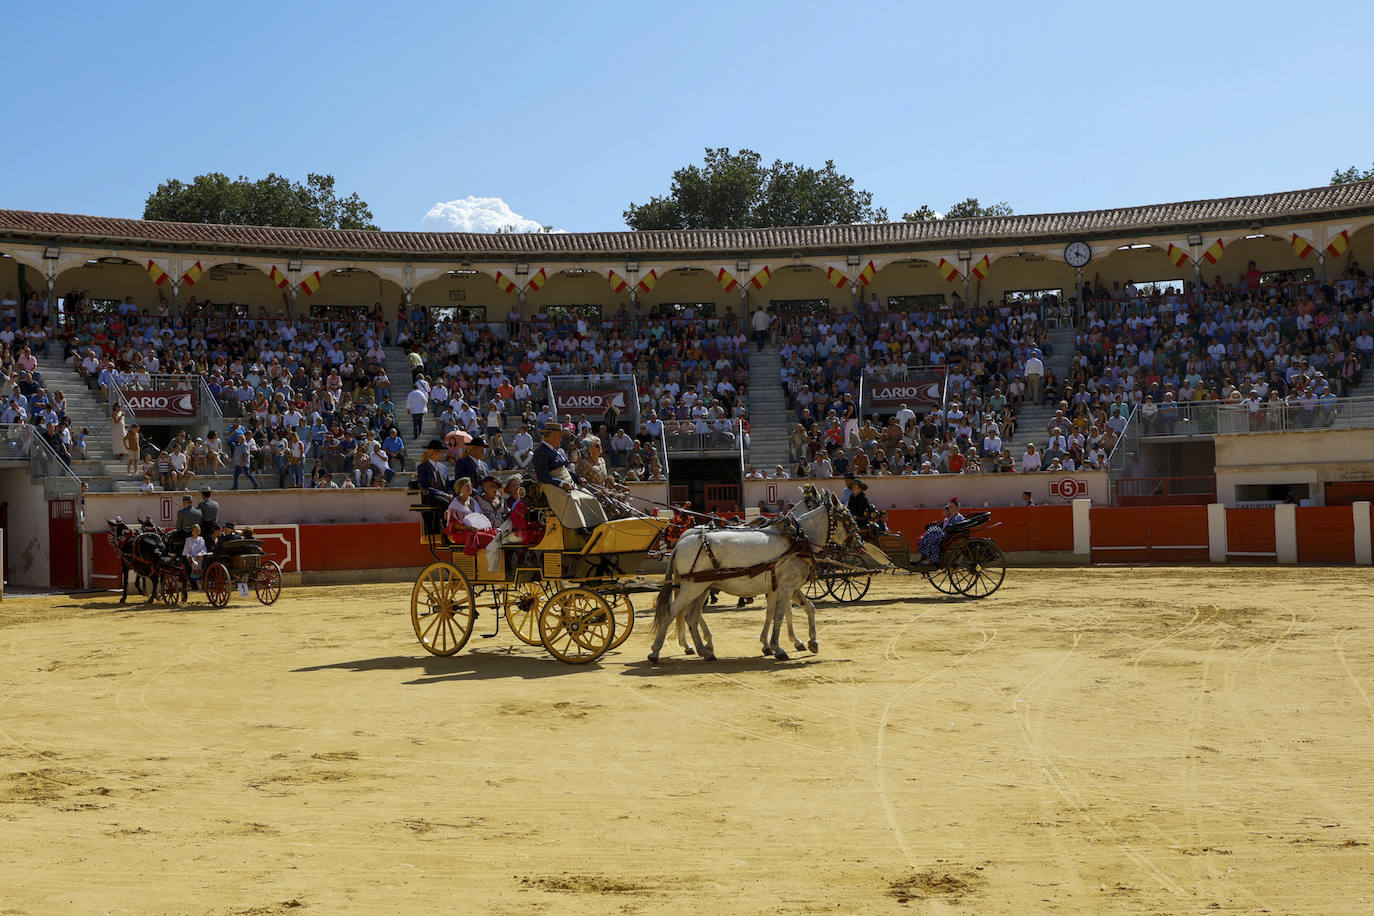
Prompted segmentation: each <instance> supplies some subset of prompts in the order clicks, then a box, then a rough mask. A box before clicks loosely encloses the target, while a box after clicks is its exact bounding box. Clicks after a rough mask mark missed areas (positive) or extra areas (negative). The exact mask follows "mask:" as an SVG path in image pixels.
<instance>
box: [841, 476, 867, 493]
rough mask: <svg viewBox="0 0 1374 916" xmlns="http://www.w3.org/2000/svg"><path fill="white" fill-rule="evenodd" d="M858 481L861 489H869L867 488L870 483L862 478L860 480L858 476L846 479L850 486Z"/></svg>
mask: <svg viewBox="0 0 1374 916" xmlns="http://www.w3.org/2000/svg"><path fill="white" fill-rule="evenodd" d="M856 483H857V484H858V485H859V489H861V490H867V489H868V484H866V483H864V482H863V481H862V480H860V479H859V478H857V477H851V478H849V479H848V480H846V481H845V484H847V485H848V486H851V487H852V486H854V484H856Z"/></svg>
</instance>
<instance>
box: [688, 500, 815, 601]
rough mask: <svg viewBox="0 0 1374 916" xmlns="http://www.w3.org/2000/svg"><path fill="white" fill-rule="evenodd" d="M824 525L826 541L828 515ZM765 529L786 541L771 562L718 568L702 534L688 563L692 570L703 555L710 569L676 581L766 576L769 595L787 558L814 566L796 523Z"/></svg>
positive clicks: (790, 520)
mask: <svg viewBox="0 0 1374 916" xmlns="http://www.w3.org/2000/svg"><path fill="white" fill-rule="evenodd" d="M826 521H827V539H828V538H829V534H830V533H831V532H833V531H834V528H833V525H834V520H833V518H832V517H831V513H826ZM767 527H769V528H774V527H776V528H778V529H779V530H780V531H781V533H782V534H783V535H785V536H786V537H787V538H788V545H787V549H786V550H784V551H783V552H782V553H781V554H779V555H778V556H777V557H775V558H774V559H772V560H768V561H765V562H763V563H755V564H754V565H753V566H736V567H731V568H723V567H722V566H721V565H720V559H719V558H717V557H716V553H715V551H714V550H712V549H711V536H710V533H709V532H703V533H702V535H701V544H700V546H698V547H697V555H696V557H695V558H694V559H693V560H692V565H693V566H696V565H697V563H698V562H699V561H700V560H701V555H702V554H703V553H705V554H706V556H707V558H708V559H710V561H711V567H712V568H711V569H702V570H694V571H692V572H685V573H679V574H678V577H679V578H680V579H684V580H686V581H688V582H720V581H722V580H724V579H739V578H752V577H753V576H758V575H762V574H763V573H765V572H766V573H768V575H769V579H768V581H769V586H770V588H771V589H772V590H773V591H777V588H778V570H777V566H778V564H779V563H781V562H782V561H783V560H785V559H787V558H788V557H791V556H799V557H801V558H802V559H803V560H805V561H806V562H807V563H809V564H811V565H812V566H813V567H814V566H815V565H816V551H815V548H813V547H812V546H811V542H810V541H808V540H807V539H806V535H804V534H803V533H802V530H801V526H800V525H799V524H797V521H796V519H793V518H790V517H785V518H781V519H778V520H777V521H776V522H773V523H772V524H771V525H769V526H767Z"/></svg>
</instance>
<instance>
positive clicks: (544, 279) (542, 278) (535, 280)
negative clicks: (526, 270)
mask: <svg viewBox="0 0 1374 916" xmlns="http://www.w3.org/2000/svg"><path fill="white" fill-rule="evenodd" d="M548 282H549V275H548V274H546V273H544V268H542V267H541V268H539V273H537V274H535V275H534V276H533V277H530V281H529V282H528V283H526V284H525V289H527V290H529V291H530V292H534V291H535V290H537V289H539V287H541V286H543V285H544V284H545V283H548Z"/></svg>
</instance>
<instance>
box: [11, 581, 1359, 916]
mask: <svg viewBox="0 0 1374 916" xmlns="http://www.w3.org/2000/svg"><path fill="white" fill-rule="evenodd" d="M408 596H409V589H408V588H407V587H406V586H403V585H378V586H362V587H347V588H313V589H296V590H288V591H287V592H286V593H285V594H284V595H283V596H282V599H281V601H280V602H279V603H278V604H277V605H276V606H275V607H271V608H263V607H261V606H260V605H258V603H257V602H256V601H255V600H253V599H252V598H247V599H245V598H240V597H238V596H235V597H234V598H233V600H232V601H231V603H230V605H229V606H228V608H226V609H224V610H222V611H215V610H210V609H208V608H207V607H206V606H204V605H197V604H193V605H191V606H190V607H189V608H186V609H178V610H176V611H171V612H169V611H167V610H165V609H162V608H161V607H151V608H147V609H145V608H144V607H141V606H137V605H134V606H130V607H127V608H121V607H120V606H119V605H118V604H116V598H114V597H110V596H105V595H101V596H95V597H84V598H80V599H72V598H29V599H18V600H6V601H5V602H4V603H3V605H0V659H3V668H0V913H64V914H65V913H104V912H121V913H200V912H204V913H277V912H287V911H295V912H318V913H336V912H359V913H384V912H416V913H435V912H497V913H502V912H509V913H515V912H529V911H544V912H549V913H566V912H661V911H674V912H680V911H683V910H684V909H696V910H698V911H700V912H707V913H716V912H734V911H738V912H754V913H769V912H775V911H780V912H839V913H849V912H871V911H893V912H897V911H903V910H905V911H907V912H927V913H954V912H959V913H1015V914H1023V913H1031V912H1063V913H1070V912H1072V913H1100V912H1107V913H1156V912H1157V913H1199V912H1208V913H1210V912H1217V911H1230V912H1243V913H1258V912H1272V913H1303V914H1307V913H1367V912H1370V911H1371V910H1374V856H1371V850H1374V847H1371V846H1370V845H1368V844H1369V843H1371V842H1374V792H1371V782H1374V775H1371V774H1372V773H1374V721H1371V720H1372V719H1374V704H1371V693H1374V665H1372V663H1374V623H1372V622H1371V620H1370V616H1371V614H1374V577H1371V574H1370V572H1369V571H1367V570H1348V569H1342V570H1326V569H1286V570H1271V569H1263V570H1246V569H1149V570H1134V569H1132V570H1125V569H1123V570H1083V569H1075V570H1046V571H1032V570H1011V571H1009V574H1008V578H1007V583H1006V585H1005V586H1004V587H1003V589H1002V591H1001V592H999V593H998V594H997V595H995V596H994V597H992V598H990V599H987V600H985V601H982V602H955V601H950V600H946V599H942V598H940V597H938V596H937V594H936V593H935V592H934V591H933V590H932V589H931V588H929V586H927V585H926V584H925V583H924V582H922V581H920V580H897V579H887V580H883V581H881V582H879V583H877V584H875V587H874V589H873V591H872V592H870V594H869V596H868V597H867V598H866V599H864V600H863V601H861V602H859V603H858V604H856V605H853V606H848V607H841V606H838V605H836V604H833V603H832V604H824V605H822V606H821V609H820V621H821V634H820V637H821V654H819V655H817V656H812V655H810V654H809V653H807V654H802V655H801V656H799V657H794V659H793V660H792V661H790V662H786V663H781V662H775V661H772V660H769V659H763V658H760V657H759V656H757V654H756V652H757V649H756V641H755V637H756V634H757V630H758V624H759V622H760V620H761V616H760V612H757V611H755V610H753V609H748V610H746V611H740V612H735V611H733V610H731V611H729V612H725V613H718V614H715V615H714V616H712V618H711V623H712V626H713V628H714V630H715V635H716V645H717V648H718V650H719V651H720V652H721V653H722V655H723V658H722V660H721V661H719V662H716V663H714V664H708V663H703V662H701V661H700V660H697V659H694V658H693V659H688V658H684V657H682V656H681V655H678V654H674V656H673V657H671V658H669V659H667V660H666V661H665V663H664V664H663V665H662V666H661V667H659V668H657V669H655V668H651V667H649V666H648V665H647V663H646V662H645V661H644V656H645V654H646V651H647V645H648V625H647V623H648V620H647V618H646V617H645V616H644V615H643V610H644V608H645V607H646V606H647V604H648V597H649V596H648V595H645V596H642V598H641V599H640V600H639V602H638V603H639V604H640V607H641V616H640V618H639V621H638V626H637V628H636V631H635V632H634V633H633V634H632V635H631V636H630V638H629V640H628V642H626V644H625V645H624V646H623V647H622V649H621V650H620V651H619V652H617V653H613V654H610V655H608V656H607V657H606V658H605V659H603V661H602V662H601V663H600V664H599V665H593V666H590V667H587V668H572V667H568V666H565V665H563V664H561V663H559V662H556V661H553V660H552V659H550V658H548V657H547V656H546V655H544V654H543V652H542V650H539V649H536V648H529V647H525V646H522V645H519V644H518V643H516V641H515V640H514V638H513V637H512V636H510V635H509V634H507V633H505V632H504V627H503V632H502V634H501V636H499V637H498V638H496V639H493V640H483V639H479V638H477V637H475V636H474V638H473V640H472V642H471V643H470V644H469V646H468V648H467V649H465V650H464V651H463V652H462V653H461V654H459V655H457V656H455V657H453V658H450V659H440V658H434V657H431V656H428V655H426V654H424V653H423V652H422V651H421V649H420V647H419V646H418V644H417V643H416V641H415V639H414V636H413V634H412V632H411V628H410V621H409V617H408V611H407V608H408V604H407V602H408ZM491 619H492V615H491V614H490V612H487V613H484V614H483V617H482V620H481V621H479V627H485V626H489V625H490V623H491ZM673 651H674V653H676V652H677V650H676V648H675V647H674V648H673Z"/></svg>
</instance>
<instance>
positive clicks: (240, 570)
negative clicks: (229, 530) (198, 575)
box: [201, 533, 282, 607]
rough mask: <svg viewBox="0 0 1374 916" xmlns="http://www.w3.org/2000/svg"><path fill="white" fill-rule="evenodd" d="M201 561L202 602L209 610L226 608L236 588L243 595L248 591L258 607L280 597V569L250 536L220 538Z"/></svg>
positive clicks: (256, 540) (258, 542) (257, 541)
mask: <svg viewBox="0 0 1374 916" xmlns="http://www.w3.org/2000/svg"><path fill="white" fill-rule="evenodd" d="M201 559H202V562H201V569H202V570H203V575H204V579H203V582H204V585H205V598H206V600H208V601H209V602H210V604H211V605H212V606H213V607H224V606H225V605H226V604H228V603H229V596H230V595H232V594H233V593H234V590H235V589H236V588H237V589H239V590H240V591H242V592H244V594H247V592H248V590H250V589H251V590H252V592H253V593H254V594H255V595H256V596H257V599H258V601H259V602H261V603H262V604H272V603H273V602H275V601H276V600H277V598H279V597H281V584H282V575H281V567H280V566H278V565H277V562H276V561H275V560H273V559H271V558H270V557H268V556H267V553H266V552H265V551H264V550H263V549H262V541H260V540H258V539H257V538H255V537H253V536H252V535H251V533H249V534H248V535H246V536H243V537H230V538H220V540H219V541H218V542H217V543H216V544H215V549H214V551H213V552H211V553H209V554H206V555H205V556H204V557H202V558H201Z"/></svg>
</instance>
